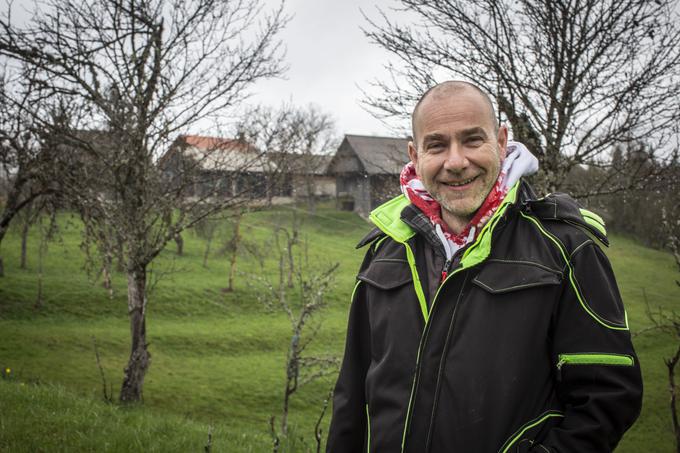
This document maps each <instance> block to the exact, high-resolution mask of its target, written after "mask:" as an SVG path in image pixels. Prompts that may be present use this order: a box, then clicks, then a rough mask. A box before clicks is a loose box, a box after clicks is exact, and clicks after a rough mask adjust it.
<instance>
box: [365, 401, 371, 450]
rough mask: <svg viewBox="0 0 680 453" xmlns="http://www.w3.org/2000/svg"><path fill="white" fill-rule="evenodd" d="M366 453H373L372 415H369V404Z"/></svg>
mask: <svg viewBox="0 0 680 453" xmlns="http://www.w3.org/2000/svg"><path fill="white" fill-rule="evenodd" d="M366 430H367V433H366V453H371V415H370V414H369V413H368V404H367V405H366Z"/></svg>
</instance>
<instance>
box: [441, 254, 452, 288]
mask: <svg viewBox="0 0 680 453" xmlns="http://www.w3.org/2000/svg"><path fill="white" fill-rule="evenodd" d="M452 262H453V256H452V257H451V258H449V259H448V260H446V263H444V269H442V279H441V280H440V281H439V286H441V285H442V284H443V283H444V280H446V276H447V275H449V270H450V268H451V263H452Z"/></svg>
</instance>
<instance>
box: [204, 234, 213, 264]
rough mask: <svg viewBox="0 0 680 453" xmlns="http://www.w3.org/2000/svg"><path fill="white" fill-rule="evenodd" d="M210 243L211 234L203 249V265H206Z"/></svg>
mask: <svg viewBox="0 0 680 453" xmlns="http://www.w3.org/2000/svg"><path fill="white" fill-rule="evenodd" d="M211 244H212V235H211V236H210V237H209V238H208V240H207V242H206V244H205V250H204V251H203V267H205V268H207V267H208V256H210V245H211Z"/></svg>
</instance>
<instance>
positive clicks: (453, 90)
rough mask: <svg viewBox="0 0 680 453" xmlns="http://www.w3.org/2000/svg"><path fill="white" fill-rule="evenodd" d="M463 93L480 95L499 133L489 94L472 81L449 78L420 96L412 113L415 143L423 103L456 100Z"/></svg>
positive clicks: (481, 101)
mask: <svg viewBox="0 0 680 453" xmlns="http://www.w3.org/2000/svg"><path fill="white" fill-rule="evenodd" d="M461 94H474V95H476V96H478V97H479V102H480V103H482V104H484V105H485V106H486V108H487V110H488V115H489V118H490V121H491V124H493V126H494V131H495V132H496V133H498V121H496V112H495V111H494V108H493V104H492V103H491V99H490V98H489V95H488V94H486V93H485V92H484V91H482V90H481V88H479V87H478V86H477V85H475V84H472V83H470V82H464V81H462V80H449V81H446V82H442V83H440V84H437V85H435V86H433V87H432V88H430V89H428V90H427V91H426V92H425V93H423V95H422V96H421V97H420V100H419V101H418V103H417V104H416V106H415V108H414V109H413V113H412V114H411V133H412V134H413V141H414V142H415V143H418V142H417V140H418V139H417V138H416V124H417V119H418V115H419V113H420V107H421V106H422V104H424V103H426V102H429V101H430V100H437V101H449V102H456V96H457V95H461Z"/></svg>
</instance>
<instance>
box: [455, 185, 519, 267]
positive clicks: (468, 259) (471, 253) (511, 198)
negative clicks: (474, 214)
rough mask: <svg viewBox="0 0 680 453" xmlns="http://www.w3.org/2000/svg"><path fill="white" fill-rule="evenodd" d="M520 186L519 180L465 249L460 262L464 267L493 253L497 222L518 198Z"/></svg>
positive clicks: (470, 265)
mask: <svg viewBox="0 0 680 453" xmlns="http://www.w3.org/2000/svg"><path fill="white" fill-rule="evenodd" d="M518 187H519V181H518V182H516V183H515V185H514V186H512V188H511V189H510V190H509V191H508V193H507V195H505V198H504V199H503V201H502V202H501V205H500V206H499V207H498V209H497V210H496V212H495V213H494V215H493V217H491V219H489V221H488V222H486V225H484V228H482V231H481V232H480V233H479V235H478V236H477V240H476V241H475V242H474V243H473V244H472V245H471V246H470V247H468V248H467V250H465V253H463V259H462V260H461V262H460V264H461V266H462V267H463V268H468V267H472V266H474V265H475V264H477V263H481V262H482V261H484V260H485V259H486V258H487V257H488V256H489V254H490V253H491V233H492V232H493V229H494V227H495V226H496V223H498V220H499V219H500V218H501V216H502V215H503V213H504V212H505V210H506V209H507V208H508V206H510V205H511V204H512V203H514V202H515V201H516V200H517V188H518Z"/></svg>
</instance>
